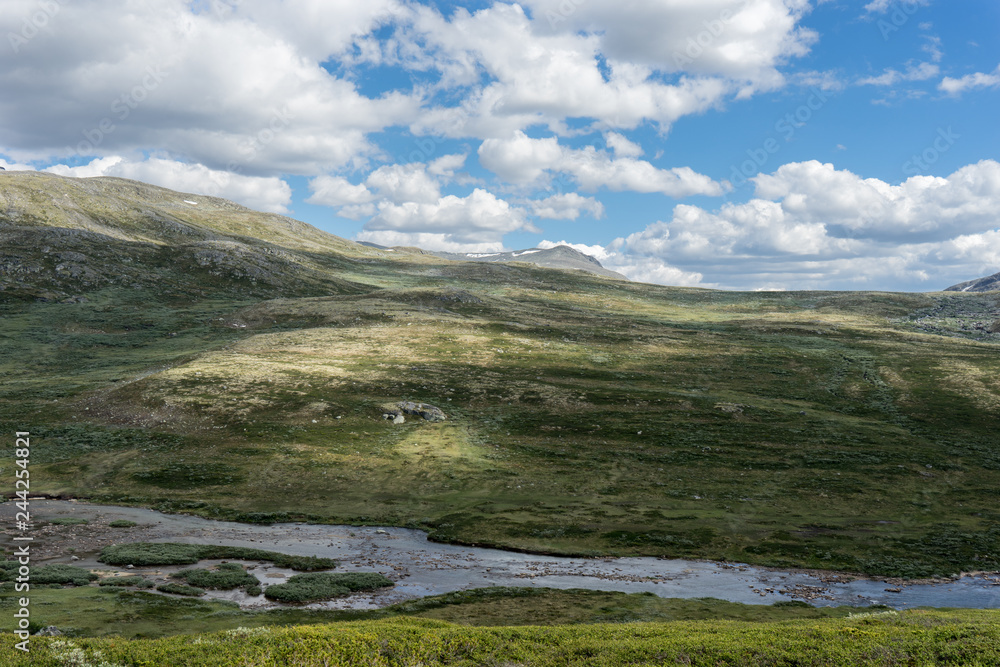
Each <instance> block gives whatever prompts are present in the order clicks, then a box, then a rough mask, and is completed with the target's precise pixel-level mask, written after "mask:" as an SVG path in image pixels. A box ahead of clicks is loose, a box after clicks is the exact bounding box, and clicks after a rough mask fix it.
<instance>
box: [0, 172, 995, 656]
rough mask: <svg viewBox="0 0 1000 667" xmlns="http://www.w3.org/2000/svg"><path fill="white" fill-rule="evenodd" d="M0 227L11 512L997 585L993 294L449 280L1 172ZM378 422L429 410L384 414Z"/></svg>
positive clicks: (195, 214)
mask: <svg viewBox="0 0 1000 667" xmlns="http://www.w3.org/2000/svg"><path fill="white" fill-rule="evenodd" d="M184 200H188V201H194V202H196V203H197V205H193V204H190V203H187V202H185V201H184ZM0 205H2V206H0V211H6V212H5V213H4V212H0V241H2V242H0V265H2V267H3V272H2V273H0V287H2V289H0V321H2V322H3V325H2V327H0V378H2V380H3V381H2V383H0V429H2V430H3V431H4V432H8V433H10V432H12V431H14V430H24V429H25V428H30V430H31V432H32V436H33V440H32V442H33V450H32V451H33V455H32V478H31V479H32V492H33V493H34V494H39V495H41V494H47V495H58V496H63V497H70V496H71V497H77V498H88V499H91V500H95V501H99V502H107V503H116V504H134V505H142V506H146V507H152V508H155V509H161V510H166V511H175V512H176V511H180V512H191V513H196V514H199V515H202V516H206V517H218V518H227V519H237V520H242V521H256V522H268V521H285V520H308V521H316V522H329V523H354V524H377V525H401V526H410V527H420V528H424V529H426V530H428V531H430V533H431V536H432V539H436V540H442V541H448V542H456V543H465V544H478V545H494V546H499V547H505V548H514V549H523V550H530V551H535V552H546V553H555V554H584V555H650V556H663V557H688V558H708V559H729V560H737V561H742V562H749V563H755V564H762V565H773V566H782V567H810V568H821V569H830V570H846V571H852V572H861V573H867V574H878V575H893V576H903V577H930V576H934V575H939V576H945V575H951V574H955V573H959V572H963V571H965V572H968V571H979V570H997V569H1000V509H998V507H1000V442H998V437H997V423H998V421H997V420H998V417H1000V354H998V351H1000V348H998V343H1000V334H997V333H990V330H991V328H992V329H1000V327H997V326H996V324H995V323H996V322H997V321H1000V293H985V294H965V293H934V294H889V293H875V292H789V293H775V292H755V293H739V292H722V291H712V290H703V289H684V288H671V287H662V286H655V285H646V284H638V283H629V282H624V281H617V280H611V279H605V278H600V277H597V276H593V275H589V274H585V273H581V272H565V271H556V270H550V269H543V268H540V267H534V266H531V265H527V264H517V265H501V264H471V263H456V262H448V261H444V260H440V259H437V258H434V257H430V256H428V255H426V254H424V253H422V252H420V251H418V250H405V249H397V250H395V251H391V252H390V251H387V250H385V249H378V248H370V247H365V246H360V245H357V244H353V243H350V242H346V241H343V240H341V239H337V238H336V237H332V236H329V235H326V234H323V233H321V232H319V231H317V230H314V229H312V228H309V227H308V226H305V225H302V223H297V222H295V221H290V220H288V219H286V218H281V217H280V216H274V215H269V214H260V213H255V212H252V211H249V210H247V209H243V208H242V207H239V206H237V205H235V204H232V203H229V202H223V201H222V200H215V199H212V198H208V197H199V196H192V195H180V194H177V193H172V192H170V191H168V190H163V189H160V188H154V187H152V186H146V185H142V184H138V183H134V182H130V181H124V180H121V179H111V178H99V179H82V180H75V179H64V178H60V177H56V176H52V175H42V174H23V173H22V174H17V173H7V174H4V175H0ZM402 400H415V401H423V402H427V403H431V404H433V405H436V406H439V407H440V408H442V409H443V410H444V411H445V413H446V414H447V415H448V419H447V421H444V422H439V423H429V422H423V421H422V420H419V419H413V418H407V421H406V423H405V424H393V423H391V422H387V421H386V420H384V419H383V418H382V414H383V413H384V412H385V410H386V409H387V408H391V407H392V406H394V405H395V404H396V403H397V402H399V401H402ZM4 444H5V445H12V444H13V443H12V441H11V442H9V443H4ZM11 461H12V451H4V452H0V475H8V474H12V468H11V465H12V464H11V463H10V462H11ZM970 614H972V612H970ZM974 615H975V614H973V615H971V616H962V619H963V620H961V622H960V623H959V625H961V624H962V623H967V622H968V623H973V621H972V620H969V619H972V618H973V616H974ZM906 618H910V617H908V616H907V617H906ZM913 618H918V617H917V616H914V617H913ZM927 618H939V617H936V616H928V617H927ZM940 618H942V619H943V618H946V617H945V616H941V617H940ZM947 618H957V617H947ZM976 618H980V617H978V616H977V617H976ZM907 622H909V621H907ZM914 622H916V621H914ZM942 622H943V621H942ZM975 622H978V621H975ZM892 623H897V622H896V621H893V622H892ZM935 623H937V621H934V623H930V625H929V626H928V627H930V626H933V625H934V624H935ZM378 627H380V628H381V629H382V630H384V631H386V632H390V634H391V633H398V634H399V637H406V636H410V635H412V634H413V633H416V632H423V631H424V630H426V631H427V632H429V633H431V634H435V633H436V634H435V636H441V637H444V636H449V637H450V636H452V634H449V633H454V632H458V631H457V630H454V629H445V628H442V627H438V626H433V627H432V626H431V625H419V626H414V625H403V626H398V625H392V624H391V623H390V624H389V625H382V626H378ZM699 627H700V626H699ZM796 627H798V626H796ZM809 627H810V628H811V627H812V626H809ZM820 627H821V628H825V629H821V630H816V631H815V632H818V633H819V634H820V635H823V633H826V632H830V633H833V635H836V636H840V635H839V634H838V633H842V632H847V631H846V630H844V629H843V628H844V627H847V626H843V627H841V626H829V628H827V627H826V626H820ZM851 627H853V626H851ZM879 627H880V628H881V626H879ZM887 627H890V629H889V630H885V631H886V632H890V633H891V632H897V630H898V631H899V632H902V633H903V634H905V633H907V632H911V629H912V628H911V626H909V625H905V624H904V625H890V626H887ZM903 627H905V628H908V629H906V630H905V632H904V630H899V628H903ZM921 627H923V626H921ZM963 627H964V626H963ZM692 628H695V626H692ZM727 628H728V626H727ZM805 628H806V626H802V633H805V634H804V635H803V636H805V635H807V634H808V633H809V632H813V630H806V629H805ZM380 631H381V630H380ZM619 631H620V632H631V631H626V630H623V629H618V630H615V629H606V630H604V629H602V630H601V631H600V632H601V633H612V634H613V633H614V632H619ZM729 631H730V630H729V629H727V630H725V632H729ZM734 631H735V630H734ZM867 631H868V630H866V632H867ZM882 631H883V630H881V629H880V630H879V632H882ZM312 632H313V631H310V633H312ZM316 632H320V631H316ZM350 632H351V633H354V634H351V636H352V637H357V638H358V639H357V641H358V642H361V643H364V641H367V640H364V639H362V638H363V637H367V636H368V635H367V634H365V633H369V632H372V630H369V629H366V626H352V630H351V631H350ZM463 632H465V631H464V630H463ZM468 632H472V631H471V630H470V631H468ZM490 632H494V631H490ZM495 632H500V631H495ZM504 632H506V631H504ZM565 632H567V633H572V632H575V631H574V630H565ZM635 632H639V633H640V634H641V633H642V632H645V630H635ZM685 632H687V630H686V631H685ZM691 632H696V628H695V629H692V630H691ZM706 632H707V630H706ZM720 632H721V631H720ZM740 632H743V631H742V630H741V631H740ZM767 632H771V630H768V631H767ZM852 632H853V631H852ZM921 632H924V631H923V630H919V632H918V633H917V634H920V633H921ZM928 632H930V630H928ZM793 634H794V633H793ZM833 635H831V636H833ZM308 636H309V637H313V636H315V635H314V634H308ZM392 636H394V637H395V636H396V635H395V634H393V635H392ZM469 636H470V637H472V635H469ZM526 636H527V635H526ZM601 636H602V637H603V636H605V635H603V634H602V635H601ZM608 636H610V635H608ZM691 636H695V635H691ZM817 636H818V635H817ZM824 636H825V635H824ZM914 636H916V635H914ZM475 637H476V638H477V639H475V641H474V642H473V644H470V646H472V645H478V644H475V642H478V641H480V640H481V641H483V642H487V644H489V643H490V642H495V641H496V639H495V637H496V635H495V634H490V633H486V634H477V635H475ZM567 637H569V635H567ZM213 641H215V640H213ZM220 641H221V640H220ZM260 641H261V642H265V643H266V641H267V640H266V638H265V639H261V640H260ZM303 641H305V640H303ZM352 641H354V640H352ZM393 641H395V640H393ZM400 641H403V640H402V639H400ZM442 641H444V640H442ZM449 641H450V640H449ZM469 641H473V640H472V639H470V640H469ZM567 641H569V640H567ZM573 641H577V640H576V639H574V640H573ZM580 641H583V640H582V639H581V640H580ZM588 641H589V640H588ZM595 641H596V640H595ZM600 641H604V640H603V639H602V640H600ZM720 641H721V640H720ZM761 641H764V640H761ZM359 645H360V644H359ZM490 645H492V644H490ZM94 646H97V644H94ZM101 646H104V647H106V648H107V651H106V652H108V654H109V655H111V654H112V653H114V651H117V650H119V648H120V650H122V651H129V650H133V649H129V648H123V647H119V648H115V649H114V651H112V650H111V647H110V645H109V644H101ZM157 646H163V647H166V646H167V644H162V645H160V644H149V645H148V648H149V650H150V651H154V650H160V649H159V648H155V647H157ZM102 650H103V649H102ZM163 650H167V649H166V648H164V649H163ZM170 650H173V648H171V649H170ZM185 650H187V649H185ZM192 650H193V649H192ZM470 650H472V649H470ZM831 650H832V649H831ZM473 654H474V652H473ZM473 654H470V655H473ZM122 655H124V654H122ZM476 655H478V654H476ZM469 659H470V660H472V659H473V658H469ZM505 659H506V658H505ZM545 659H546V660H548V658H545ZM644 659H645V658H644ZM510 660H511V661H513V662H512V663H511V664H514V663H516V661H517V658H514V657H512V658H510ZM39 664H42V663H39ZM53 664H55V663H53ZM129 664H132V663H129ZM176 664H185V663H176ZM190 664H194V663H190ZM219 664H222V663H219ZM260 664H268V663H266V662H262V663H260ZM303 664H313V663H303ZM358 664H382V663H377V662H372V663H368V662H359V663H358ZM385 664H397V663H393V662H391V661H390V662H387V663H385ZM497 664H501V663H497ZM531 664H549V663H546V662H537V663H535V662H532V663H531ZM552 664H557V663H552ZM734 664H736V663H734ZM776 664H777V663H776Z"/></svg>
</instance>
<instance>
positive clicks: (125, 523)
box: [108, 519, 139, 528]
mask: <svg viewBox="0 0 1000 667" xmlns="http://www.w3.org/2000/svg"><path fill="white" fill-rule="evenodd" d="M108 525H109V526H111V527H112V528H135V527H136V526H138V525H139V524H137V523H136V522H135V521H129V520H127V519H116V520H114V521H112V522H111V523H109V524H108Z"/></svg>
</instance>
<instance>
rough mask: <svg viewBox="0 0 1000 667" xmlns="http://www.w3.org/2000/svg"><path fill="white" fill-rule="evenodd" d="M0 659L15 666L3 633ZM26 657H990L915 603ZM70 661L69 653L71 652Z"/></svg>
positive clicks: (837, 660) (317, 630) (117, 660)
mask: <svg viewBox="0 0 1000 667" xmlns="http://www.w3.org/2000/svg"><path fill="white" fill-rule="evenodd" d="M2 641H3V642H4V643H5V644H7V645H6V646H3V647H0V648H2V649H3V650H2V652H0V664H11V665H13V664H20V663H17V662H14V661H16V660H20V659H21V658H20V656H18V657H17V658H11V657H9V656H12V655H14V650H13V642H14V639H13V638H12V637H11V636H9V635H8V636H6V637H5V638H4V639H3V640H2ZM31 646H32V664H35V665H39V666H42V667H47V666H49V665H53V666H56V665H58V666H63V665H66V664H77V665H83V664H97V663H104V664H144V665H171V666H178V667H180V666H183V665H220V666H221V665H231V664H246V665H265V664H268V665H270V664H296V665H358V666H361V665H379V666H386V665H417V664H421V665H446V664H447V665H470V666H471V665H532V666H533V667H536V666H537V667H544V666H548V665H553V666H555V665H560V666H568V665H609V666H616V665H622V666H624V665H664V664H685V665H713V666H714V665H720V664H724V665H734V666H735V665H746V666H748V667H750V666H753V667H757V666H761V665H797V666H810V665H890V666H891V665H925V664H936V665H996V664H1000V648H998V647H1000V624H998V623H996V612H984V611H968V610H967V611H922V610H914V611H909V612H904V613H900V614H895V613H885V612H883V613H882V614H876V615H869V616H867V617H864V618H854V619H852V618H846V619H844V618H839V619H810V620H798V621H785V622H780V623H749V622H741V621H676V622H672V623H639V624H597V625H576V626H557V627H551V626H548V627H538V626H521V627H463V626H455V625H452V624H448V623H444V622H442V621H432V620H426V619H421V620H416V619H407V620H398V619H393V620H386V621H364V622H352V623H342V624H336V625H327V626H310V627H290V628H274V629H251V628H239V629H235V630H229V631H226V632H221V633H215V634H207V635H201V636H199V637H198V638H197V640H195V641H192V640H191V638H189V637H171V638H164V639H156V640H131V641H125V640H122V639H118V638H98V639H76V638H74V639H70V640H67V639H49V638H46V639H41V638H37V639H34V640H32V643H31ZM70 660H75V662H72V663H71V662H69V661H70Z"/></svg>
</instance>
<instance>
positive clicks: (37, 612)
mask: <svg viewBox="0 0 1000 667" xmlns="http://www.w3.org/2000/svg"><path fill="white" fill-rule="evenodd" d="M126 579H132V578H129V577H118V578H113V579H112V578H108V579H102V580H101V581H100V584H101V587H100V588H98V587H94V586H89V587H87V586H84V587H76V588H61V587H54V588H51V589H47V588H40V589H37V590H36V589H34V588H33V589H32V598H31V599H32V619H34V621H35V622H36V623H37V624H39V625H41V626H48V625H55V626H56V627H58V628H60V629H61V630H62V631H63V632H64V633H66V634H67V635H69V636H80V637H86V636H101V635H106V634H117V635H121V636H125V637H147V638H149V637H162V636H168V635H174V634H194V633H200V632H214V631H219V630H227V629H233V628H237V627H241V626H244V627H257V626H266V627H274V626H282V625H307V624H308V625H312V624H323V623H340V622H346V621H359V620H380V619H391V618H400V617H416V618H426V619H431V620H439V621H448V622H452V623H459V624H462V625H470V626H473V625H474V626H491V625H494V626H495V625H572V624H594V623H632V622H672V621H695V620H706V621H707V620H725V621H746V622H755V623H765V622H784V621H792V620H806V619H833V618H846V617H847V616H848V615H851V614H858V613H867V612H880V611H886V610H887V609H886V608H884V607H881V608H878V607H869V608H860V609H859V608H855V607H812V606H810V605H808V604H805V603H798V602H796V603H791V604H789V603H776V604H774V605H746V604H738V603H734V602H725V601H723V600H716V599H711V598H699V599H671V598H660V597H657V596H655V595H651V594H646V593H634V594H626V593H615V592H605V591H589V590H581V589H572V590H556V589H539V588H514V587H495V588H483V589H476V590H470V591H459V592H455V593H448V594H445V595H438V596H433V597H428V598H421V599H418V600H411V601H408V602H402V603H399V604H395V605H391V606H389V607H385V608H382V609H374V610H360V611H353V610H322V609H321V610H317V609H300V608H296V607H284V608H280V609H271V610H264V611H260V610H240V609H239V607H238V606H236V605H235V603H231V602H228V601H220V600H207V599H195V598H189V599H182V598H177V597H169V598H168V597H165V596H162V595H157V594H154V593H148V592H144V591H137V590H130V589H129V587H127V586H116V585H110V584H112V583H113V582H118V583H122V584H124V583H126V582H125V580H126ZM134 579H139V577H135V578H134ZM105 583H108V584H109V585H104V584H105ZM136 583H139V582H136ZM151 583H152V582H149V581H148V580H146V584H142V586H143V587H145V586H146V585H148V584H151ZM131 585H135V584H131V583H130V586H131ZM272 588H273V587H272ZM18 597H19V595H18V594H17V593H15V592H13V591H8V592H0V612H3V613H4V614H6V617H7V618H9V619H13V616H12V614H13V610H14V608H15V607H16V605H17V599H18ZM3 610H9V611H10V613H9V614H8V613H7V612H5V611H3ZM2 627H3V628H5V629H9V628H8V626H6V625H4V626H2Z"/></svg>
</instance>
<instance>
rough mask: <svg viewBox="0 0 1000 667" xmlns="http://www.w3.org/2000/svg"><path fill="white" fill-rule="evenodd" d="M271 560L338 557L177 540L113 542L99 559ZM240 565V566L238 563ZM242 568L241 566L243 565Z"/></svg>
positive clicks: (305, 565)
mask: <svg viewBox="0 0 1000 667" xmlns="http://www.w3.org/2000/svg"><path fill="white" fill-rule="evenodd" d="M226 558H232V559H237V560H260V561H270V562H271V563H274V564H275V565H277V566H278V567H287V568H291V569H293V570H301V571H306V572H309V571H313V570H329V569H332V568H335V567H337V565H338V564H339V563H338V561H336V560H334V559H332V558H318V557H316V556H293V555H289V554H282V553H278V552H275V551H265V550H264V549H251V548H247V547H229V546H220V545H207V544H178V543H175V542H132V543H129V544H113V545H111V546H108V547H105V548H104V549H102V550H101V555H100V556H99V558H98V560H99V561H100V562H102V563H107V564H108V565H118V566H123V565H140V566H142V565H190V564H193V563H197V562H198V561H200V560H209V559H226ZM236 567H239V566H236ZM240 569H242V568H240Z"/></svg>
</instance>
